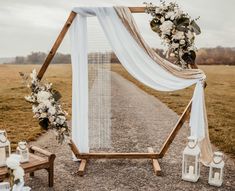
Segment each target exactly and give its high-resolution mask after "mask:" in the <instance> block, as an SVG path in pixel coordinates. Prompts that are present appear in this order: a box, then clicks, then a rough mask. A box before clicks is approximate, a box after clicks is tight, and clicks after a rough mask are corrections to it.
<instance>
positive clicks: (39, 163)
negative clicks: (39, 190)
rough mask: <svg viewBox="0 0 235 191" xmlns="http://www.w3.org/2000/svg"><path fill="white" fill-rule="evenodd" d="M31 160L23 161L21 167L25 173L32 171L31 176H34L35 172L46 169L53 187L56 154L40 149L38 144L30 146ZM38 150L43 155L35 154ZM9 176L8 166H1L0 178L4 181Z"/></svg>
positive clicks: (49, 182) (50, 184)
mask: <svg viewBox="0 0 235 191" xmlns="http://www.w3.org/2000/svg"><path fill="white" fill-rule="evenodd" d="M29 152H30V155H29V162H26V163H22V164H21V167H22V168H23V169H24V172H25V173H30V176H34V172H35V171H37V170H41V169H46V170H47V172H48V185H49V187H53V183H54V160H55V157H56V156H55V154H52V153H50V152H48V151H46V150H43V149H40V148H38V147H36V146H31V147H30V148H29ZM35 152H38V153H39V154H40V155H43V156H44V157H42V156H38V155H35ZM8 176H9V174H8V170H7V167H0V180H1V181H3V180H4V179H5V178H7V177H8Z"/></svg>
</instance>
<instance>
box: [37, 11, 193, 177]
mask: <svg viewBox="0 0 235 191" xmlns="http://www.w3.org/2000/svg"><path fill="white" fill-rule="evenodd" d="M129 9H130V11H131V12H132V13H144V12H145V7H129ZM76 15H77V13H75V12H73V11H72V12H71V13H70V15H69V17H68V19H67V21H66V23H65V25H64V26H63V28H62V30H61V32H60V34H59V36H58V37H57V39H56V41H55V43H54V45H53V47H52V49H51V51H50V52H49V54H48V55H47V57H46V60H45V62H44V64H43V65H42V67H41V69H40V71H39V73H38V76H37V77H38V79H39V80H41V79H42V77H43V75H44V73H45V72H46V70H47V67H48V66H49V64H50V62H51V60H52V59H53V57H54V55H55V53H56V51H57V49H58V48H59V46H60V44H61V42H62V40H63V39H64V36H65V34H66V32H67V31H68V29H69V27H70V26H71V24H72V22H73V20H74V18H75V17H76ZM191 68H197V66H196V65H195V64H192V65H191ZM191 105H192V100H190V102H189V103H188V105H187V107H186V108H185V110H184V112H183V113H182V115H181V116H180V118H179V119H178V121H177V123H176V124H175V127H174V128H173V130H172V131H171V133H170V134H169V136H168V137H167V139H166V140H165V142H164V144H163V146H162V147H161V150H160V152H154V151H153V149H152V148H148V152H147V153H107V152H104V153H80V152H79V149H78V148H77V147H76V145H75V144H74V143H73V141H71V143H69V145H70V147H71V150H72V151H73V153H74V155H75V156H76V157H77V158H79V159H81V162H80V166H79V170H78V174H79V175H81V176H82V175H83V174H84V171H85V167H86V164H87V161H88V160H89V159H127V158H128V159H151V160H152V163H153V169H154V172H155V174H156V175H160V173H161V168H160V165H159V163H158V160H157V159H159V158H163V156H164V155H165V153H166V152H167V150H168V148H169V147H170V145H171V143H172V141H173V140H174V138H175V136H176V135H177V133H178V131H179V130H180V128H181V127H182V126H183V124H184V122H185V121H186V120H187V119H188V117H189V114H190V111H191Z"/></svg>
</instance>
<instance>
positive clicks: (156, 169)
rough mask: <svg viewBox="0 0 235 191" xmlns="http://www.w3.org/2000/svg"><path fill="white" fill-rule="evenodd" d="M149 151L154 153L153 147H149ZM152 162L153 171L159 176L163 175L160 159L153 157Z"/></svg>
mask: <svg viewBox="0 0 235 191" xmlns="http://www.w3.org/2000/svg"><path fill="white" fill-rule="evenodd" d="M148 152H149V153H154V151H153V148H152V147H149V148H148ZM152 163H153V171H154V173H155V174H156V175H157V176H159V175H161V167H160V165H159V163H158V160H157V159H152Z"/></svg>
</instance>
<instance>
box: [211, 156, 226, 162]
mask: <svg viewBox="0 0 235 191" xmlns="http://www.w3.org/2000/svg"><path fill="white" fill-rule="evenodd" d="M223 159H224V155H222V157H221V159H220V160H219V162H215V160H214V157H213V159H212V160H213V163H215V164H219V163H221V162H222V161H223Z"/></svg>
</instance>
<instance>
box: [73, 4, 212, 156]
mask: <svg viewBox="0 0 235 191" xmlns="http://www.w3.org/2000/svg"><path fill="white" fill-rule="evenodd" d="M73 11H74V12H77V13H78V15H77V17H76V20H75V21H74V22H73V24H72V27H71V47H72V52H71V56H72V65H73V113H72V121H73V123H72V125H73V127H72V128H73V129H72V134H73V140H74V141H75V143H76V144H77V146H78V148H79V149H80V151H81V152H89V147H88V142H89V140H88V120H87V118H88V116H87V112H88V101H87V97H88V90H87V89H88V88H87V86H88V83H87V80H88V79H87V76H88V74H87V40H86V38H87V37H86V35H87V34H86V22H85V20H86V19H85V17H86V16H97V18H98V20H99V22H100V24H101V26H102V28H103V30H104V32H105V35H106V37H107V38H108V40H109V43H110V45H111V47H112V49H113V51H114V52H115V54H116V55H117V57H118V59H119V60H120V61H121V64H122V65H123V66H124V67H125V68H126V70H127V71H128V72H129V73H130V74H131V75H132V76H134V77H135V78H136V79H138V80H139V81H141V82H142V83H144V84H146V85H147V86H149V87H151V88H153V89H156V90H159V91H174V90H179V89H183V88H186V87H189V86H191V85H193V84H196V86H195V91H194V95H193V104H192V112H191V117H190V126H191V135H193V136H195V137H197V138H198V139H199V140H202V139H203V138H204V137H205V130H207V119H206V118H205V116H206V110H205V101H204V89H203V83H202V81H203V80H204V79H205V75H204V73H202V74H199V75H198V78H197V79H184V78H179V77H176V76H175V75H174V74H172V73H170V72H168V71H166V70H165V69H163V68H162V67H161V66H160V65H158V64H157V63H156V61H154V60H153V59H152V58H151V57H150V56H149V55H148V54H147V53H146V52H145V51H144V50H143V49H142V48H141V47H140V46H139V45H138V43H137V42H136V41H135V40H134V38H133V37H132V36H131V34H130V33H129V32H128V31H127V29H126V28H125V26H124V25H123V23H122V22H121V20H120V18H119V17H118V15H117V13H116V12H115V9H114V8H113V7H95V8H84V7H83V8H80V7H78V8H74V9H73ZM156 133H157V132H156ZM208 146H210V145H208Z"/></svg>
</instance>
